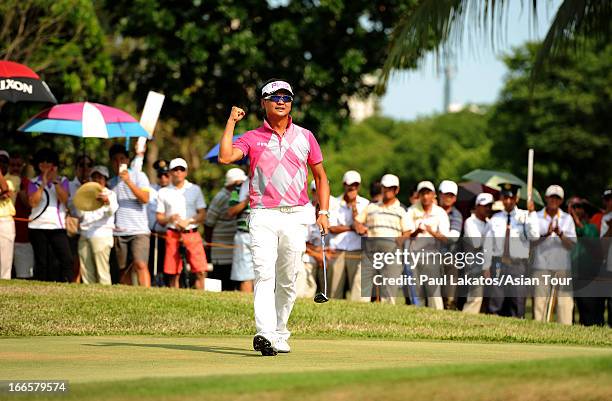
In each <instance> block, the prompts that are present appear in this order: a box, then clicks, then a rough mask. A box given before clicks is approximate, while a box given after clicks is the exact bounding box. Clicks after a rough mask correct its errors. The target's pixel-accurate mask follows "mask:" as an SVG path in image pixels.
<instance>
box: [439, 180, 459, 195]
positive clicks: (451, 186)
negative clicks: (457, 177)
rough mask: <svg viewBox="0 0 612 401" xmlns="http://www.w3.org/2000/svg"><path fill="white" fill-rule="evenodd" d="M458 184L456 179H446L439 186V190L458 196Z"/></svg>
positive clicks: (442, 192)
mask: <svg viewBox="0 0 612 401" xmlns="http://www.w3.org/2000/svg"><path fill="white" fill-rule="evenodd" d="M458 189H459V188H458V187H457V184H456V183H455V182H454V181H449V180H444V181H442V182H441V183H440V186H439V187H438V192H440V193H441V194H453V195H455V196H457V190H458Z"/></svg>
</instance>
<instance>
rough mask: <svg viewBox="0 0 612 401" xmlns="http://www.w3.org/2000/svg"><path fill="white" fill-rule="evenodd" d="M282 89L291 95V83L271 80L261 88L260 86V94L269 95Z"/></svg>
mask: <svg viewBox="0 0 612 401" xmlns="http://www.w3.org/2000/svg"><path fill="white" fill-rule="evenodd" d="M281 89H284V90H286V91H287V92H289V93H291V96H293V89H291V85H289V82H286V81H272V82H270V83H269V84H267V85H266V86H264V87H263V88H261V96H266V95H271V94H273V93H275V92H278V91H279V90H281Z"/></svg>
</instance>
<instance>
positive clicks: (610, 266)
mask: <svg viewBox="0 0 612 401" xmlns="http://www.w3.org/2000/svg"><path fill="white" fill-rule="evenodd" d="M611 224H612V212H608V213H606V214H604V215H603V217H602V218H601V229H600V230H599V237H600V238H603V237H604V236H605V235H606V233H607V232H608V228H609V227H610V225H611ZM610 242H612V238H608V239H607V240H604V241H602V244H610ZM606 269H607V270H608V271H609V272H612V245H610V246H609V247H608V262H607V266H606Z"/></svg>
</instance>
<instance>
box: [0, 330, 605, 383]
mask: <svg viewBox="0 0 612 401" xmlns="http://www.w3.org/2000/svg"><path fill="white" fill-rule="evenodd" d="M290 343H291V346H292V347H293V350H292V352H291V353H290V354H286V355H282V354H281V355H279V356H277V357H261V356H260V355H259V353H256V352H254V351H253V350H252V349H251V338H250V337H206V338H186V337H159V338H156V337H141V336H121V337H23V338H3V339H0V367H1V368H0V371H1V379H5V380H6V379H21V380H24V379H45V378H48V379H50V378H54V379H65V380H69V381H70V382H71V383H83V382H101V381H116V380H134V379H141V378H154V377H159V378H162V377H190V376H209V375H215V376H218V375H235V374H251V373H291V372H316V371H323V370H334V371H350V370H364V369H380V368H395V367H397V368H414V367H422V366H435V365H456V364H459V363H461V364H471V363H472V364H473V363H479V364H481V363H494V362H504V361H508V362H510V361H530V360H541V359H550V358H569V357H593V356H608V357H610V356H612V349H610V348H598V347H581V346H562V345H540V344H490V343H488V344H479V343H458V342H426V341H417V342H413V341H383V340H352V339H338V340H334V339H302V338H295V339H291V341H290Z"/></svg>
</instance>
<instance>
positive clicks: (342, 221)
mask: <svg viewBox="0 0 612 401" xmlns="http://www.w3.org/2000/svg"><path fill="white" fill-rule="evenodd" d="M335 199H336V200H337V202H338V207H337V209H336V210H334V211H333V212H331V213H330V216H329V225H330V226H331V227H333V226H351V225H352V224H353V209H352V208H351V207H350V206H348V205H347V203H346V201H345V200H344V195H340V196H339V197H337V198H335ZM356 204H357V205H356V206H357V215H359V214H361V213H362V212H363V211H364V210H365V208H366V207H368V205H369V204H370V201H369V200H367V199H366V198H363V197H361V196H359V195H357V199H356ZM329 246H330V248H334V249H338V250H341V251H359V250H361V236H360V235H359V234H357V233H356V232H355V231H352V230H351V231H345V232H343V233H340V234H334V235H333V237H332V238H331V240H330V241H329Z"/></svg>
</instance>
